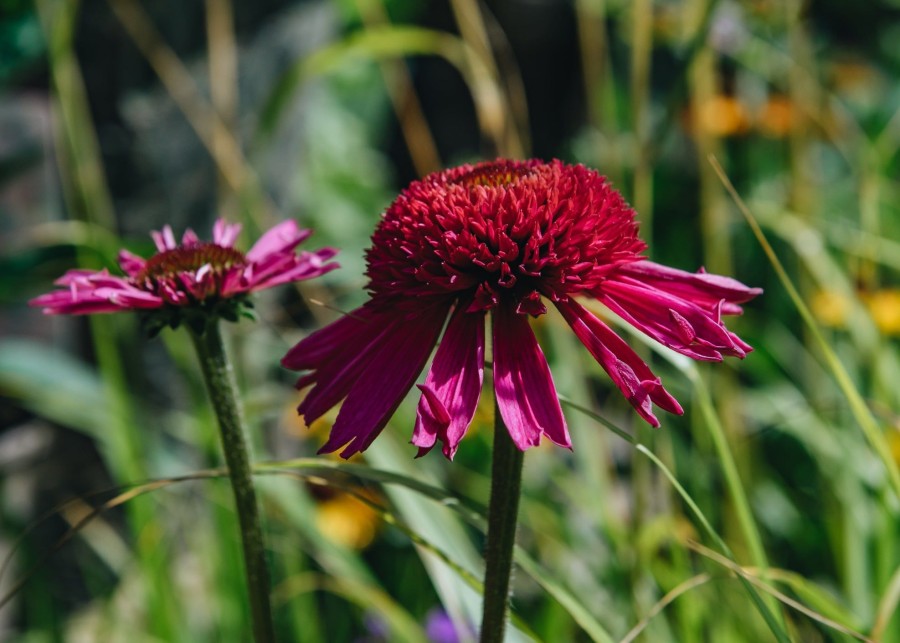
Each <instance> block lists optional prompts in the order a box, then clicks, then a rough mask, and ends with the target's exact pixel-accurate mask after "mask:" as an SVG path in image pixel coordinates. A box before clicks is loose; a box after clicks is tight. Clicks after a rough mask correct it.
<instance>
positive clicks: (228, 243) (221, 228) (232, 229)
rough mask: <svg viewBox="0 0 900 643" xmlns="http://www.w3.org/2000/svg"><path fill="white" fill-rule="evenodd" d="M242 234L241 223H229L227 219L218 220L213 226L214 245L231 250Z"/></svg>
mask: <svg viewBox="0 0 900 643" xmlns="http://www.w3.org/2000/svg"><path fill="white" fill-rule="evenodd" d="M240 233H241V224H240V223H227V222H226V221H225V219H216V222H215V223H214V224H213V243H215V244H218V245H220V246H223V247H225V248H231V247H233V246H234V242H235V241H237V238H238V235H239V234H240Z"/></svg>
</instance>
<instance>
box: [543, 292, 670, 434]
mask: <svg viewBox="0 0 900 643" xmlns="http://www.w3.org/2000/svg"><path fill="white" fill-rule="evenodd" d="M556 307H557V309H559V312H561V313H562V315H563V317H564V318H565V320H566V322H568V324H569V326H571V327H572V330H573V331H574V332H575V335H576V336H577V337H578V339H579V340H581V343H582V344H584V345H585V347H586V348H587V349H588V351H590V353H591V355H592V356H593V357H594V359H596V360H597V362H598V363H599V364H600V366H602V367H603V370H605V371H606V372H607V373H608V374H609V377H610V379H612V381H613V383H614V384H615V385H616V386H617V387H618V388H619V390H620V391H622V394H623V395H624V396H625V398H626V399H627V400H628V401H629V402H630V403H631V405H632V406H633V407H634V409H635V410H636V411H637V412H638V414H639V415H640V416H641V417H642V418H644V419H645V420H646V421H647V422H648V423H650V424H651V425H652V426H654V427H658V426H659V420H658V419H657V418H656V416H655V415H653V407H652V404H656V405H657V406H659V407H660V408H661V409H664V410H666V411H668V412H669V413H675V414H676V415H681V414H682V413H684V411H683V410H682V408H681V405H680V404H678V401H677V400H676V399H675V398H674V397H672V396H671V395H670V394H669V392H668V391H667V390H666V389H665V388H663V385H662V383H661V382H660V380H659V378H658V377H656V376H655V375H654V374H653V371H651V370H650V367H649V366H647V364H646V363H645V362H644V361H643V360H642V359H641V358H640V357H638V355H637V353H635V352H634V351H633V350H632V349H631V347H630V346H629V345H628V344H627V343H626V342H625V340H623V339H622V338H621V337H619V336H618V335H617V334H616V333H615V332H614V331H613V330H612V329H611V328H609V326H607V325H606V324H604V323H603V322H602V321H600V320H599V319H597V318H596V317H594V315H592V314H591V313H589V312H588V311H587V310H585V309H584V308H583V307H582V306H580V305H579V304H578V303H577V302H575V301H574V300H571V299H569V300H565V301H559V302H556Z"/></svg>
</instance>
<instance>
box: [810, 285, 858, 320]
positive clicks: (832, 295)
mask: <svg viewBox="0 0 900 643" xmlns="http://www.w3.org/2000/svg"><path fill="white" fill-rule="evenodd" d="M809 307H810V308H811V309H812V313H813V316H814V317H815V318H816V319H817V320H819V323H821V324H823V325H825V326H830V327H832V328H843V327H844V326H845V325H846V322H847V316H848V315H849V314H850V301H849V300H848V299H847V298H846V297H845V296H844V295H842V294H840V293H837V292H835V291H833V290H820V291H819V292H817V293H816V294H815V295H813V297H812V300H811V301H810V302H809Z"/></svg>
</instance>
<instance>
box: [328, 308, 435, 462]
mask: <svg viewBox="0 0 900 643" xmlns="http://www.w3.org/2000/svg"><path fill="white" fill-rule="evenodd" d="M448 312H449V310H448V306H444V305H432V306H429V307H427V308H426V309H425V310H423V311H421V312H419V313H418V314H416V315H415V316H412V317H410V316H405V317H404V316H396V317H395V318H394V320H393V326H392V328H391V330H390V332H389V333H387V334H386V335H385V336H383V337H381V338H380V339H379V341H378V347H377V348H376V349H374V352H373V353H372V356H371V362H370V365H369V368H367V369H365V370H364V371H363V372H362V373H361V374H360V376H359V378H358V379H357V380H356V382H355V383H354V384H353V387H352V388H351V389H350V393H349V394H348V395H347V399H346V400H344V404H343V406H342V407H341V410H340V412H339V413H338V417H337V420H336V421H335V423H334V427H332V429H331V435H330V436H329V438H328V442H327V443H325V445H324V446H323V447H322V448H321V449H319V453H331V452H332V451H336V450H337V449H339V448H340V447H341V446H343V445H345V444H347V442H350V444H349V445H347V447H346V448H345V449H344V450H343V451H341V457H342V458H345V459H346V458H349V457H350V456H352V455H353V454H355V453H359V452H360V451H363V450H364V449H366V448H367V447H368V446H369V445H370V444H371V443H372V441H373V440H374V439H375V438H376V437H377V436H378V434H379V433H380V432H381V430H382V429H383V428H384V426H385V425H386V424H387V422H388V420H389V419H390V417H391V415H392V414H393V413H394V411H395V410H396V409H397V407H398V406H399V405H400V402H401V401H402V400H403V397H404V396H405V395H406V393H407V392H408V391H409V389H410V388H411V387H412V385H413V382H414V381H415V379H416V377H417V376H418V374H419V373H420V372H421V371H422V368H423V367H424V366H425V362H426V360H427V359H428V356H429V355H431V351H432V349H433V348H434V345H435V343H436V342H437V338H438V335H440V332H441V329H442V328H443V325H444V320H445V319H446V317H447V313H448Z"/></svg>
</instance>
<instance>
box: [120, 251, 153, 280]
mask: <svg viewBox="0 0 900 643" xmlns="http://www.w3.org/2000/svg"><path fill="white" fill-rule="evenodd" d="M146 264H147V262H146V260H145V259H144V258H143V257H139V256H137V255H136V254H133V253H131V252H128V251H127V250H120V251H119V266H120V267H121V268H122V270H123V271H124V272H125V274H126V275H128V276H129V277H131V278H132V279H133V278H134V277H136V276H137V274H138V273H139V272H140V271H141V270H143V269H144V266H145V265H146Z"/></svg>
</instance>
